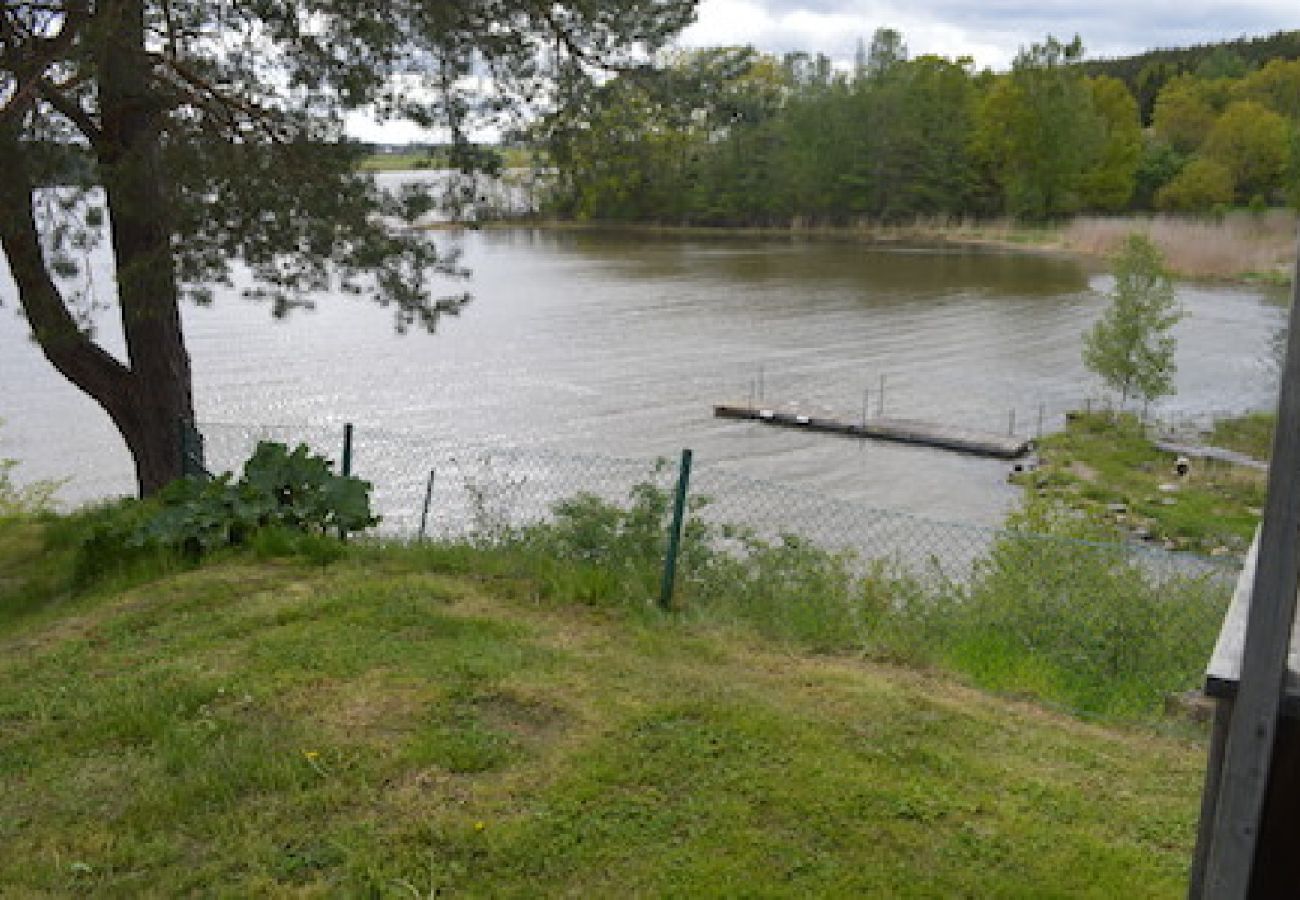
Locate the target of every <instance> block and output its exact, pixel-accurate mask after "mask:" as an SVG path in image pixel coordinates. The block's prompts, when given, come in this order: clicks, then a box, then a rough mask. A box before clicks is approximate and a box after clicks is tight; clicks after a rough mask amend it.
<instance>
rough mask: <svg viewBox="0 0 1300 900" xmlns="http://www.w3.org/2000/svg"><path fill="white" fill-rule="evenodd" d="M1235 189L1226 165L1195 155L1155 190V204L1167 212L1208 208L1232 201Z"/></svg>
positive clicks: (1195, 210)
mask: <svg viewBox="0 0 1300 900" xmlns="http://www.w3.org/2000/svg"><path fill="white" fill-rule="evenodd" d="M1235 192H1236V185H1235V183H1234V182H1233V180H1232V173H1231V172H1230V171H1228V168H1227V167H1226V166H1224V165H1223V164H1222V163H1219V162H1215V161H1214V160H1212V159H1204V158H1200V157H1198V158H1196V159H1193V160H1192V161H1191V162H1189V163H1188V164H1187V165H1185V166H1184V167H1183V169H1182V171H1180V172H1179V173H1178V175H1177V176H1176V177H1175V178H1174V179H1173V180H1171V181H1170V182H1169V183H1168V184H1166V185H1165V186H1164V187H1162V188H1160V189H1159V190H1158V191H1156V195H1155V205H1156V208H1157V209H1163V210H1168V211H1170V212H1197V211H1203V210H1210V209H1214V208H1216V207H1222V206H1227V205H1229V204H1230V203H1232V198H1233V195H1234V194H1235Z"/></svg>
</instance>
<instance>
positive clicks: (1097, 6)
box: [348, 0, 1300, 143]
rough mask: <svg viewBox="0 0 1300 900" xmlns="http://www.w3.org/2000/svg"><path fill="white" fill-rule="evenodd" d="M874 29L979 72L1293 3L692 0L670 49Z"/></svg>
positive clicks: (1256, 20) (380, 129) (1169, 36)
mask: <svg viewBox="0 0 1300 900" xmlns="http://www.w3.org/2000/svg"><path fill="white" fill-rule="evenodd" d="M1175 12H1176V14H1175ZM877 28H893V29H895V30H896V31H899V32H901V33H902V35H903V42H904V43H905V44H906V45H907V49H908V53H909V55H910V56H920V55H921V54H924V53H933V54H937V55H939V56H946V57H949V58H956V57H958V56H970V57H972V58H973V59H974V60H975V64H976V66H977V67H979V68H984V67H989V68H992V69H995V70H1002V69H1008V68H1010V66H1011V60H1012V59H1013V58H1014V57H1015V55H1016V52H1017V51H1018V50H1019V49H1020V48H1021V47H1025V46H1028V45H1030V44H1032V43H1036V42H1041V41H1042V40H1043V39H1044V38H1045V37H1046V36H1047V35H1049V34H1052V35H1055V36H1056V37H1058V38H1062V39H1064V40H1069V39H1070V38H1072V37H1074V35H1076V34H1077V35H1079V36H1080V37H1081V38H1083V44H1084V48H1085V50H1086V52H1087V58H1089V59H1096V58H1098V57H1106V56H1129V55H1132V54H1134V53H1140V52H1142V51H1143V50H1151V49H1155V48H1158V47H1185V46H1188V45H1190V44H1201V43H1206V42H1213V41H1222V40H1229V39H1232V38H1236V37H1242V36H1243V35H1244V36H1247V37H1259V36H1262V35H1266V34H1272V33H1273V32H1275V31H1290V30H1294V29H1300V0H1237V2H1209V0H1182V2H1180V3H1178V4H1177V6H1176V7H1175V6H1173V5H1172V4H1170V3H1169V2H1168V0H1161V2H1152V0H700V5H699V14H698V17H697V20H696V22H695V24H694V25H692V26H690V27H689V28H688V29H687V30H686V31H685V32H683V33H682V35H681V37H680V39H679V43H680V45H682V46H685V47H716V46H721V45H737V44H750V45H752V46H754V47H756V48H757V49H759V50H761V51H764V52H767V53H775V54H781V53H784V52H786V51H790V50H806V51H809V52H822V53H825V54H827V55H828V56H830V57H832V58H833V59H834V60H836V61H837V62H838V63H840V64H842V65H845V66H847V65H848V64H850V63H851V61H852V59H853V53H854V50H855V49H856V47H857V42H858V38H862V39H863V40H864V41H867V42H868V43H869V42H870V40H871V35H872V33H873V32H874V31H875V30H876V29H877ZM348 131H349V133H351V134H352V135H353V136H354V137H358V138H361V139H363V140H371V141H386V142H392V143H405V142H408V141H421V140H431V139H432V140H437V139H439V137H438V135H435V134H431V133H429V132H426V131H424V130H422V129H420V128H417V127H416V126H414V125H411V124H409V123H397V122H392V123H388V124H386V125H383V126H379V125H376V124H375V123H373V122H372V121H369V120H368V119H367V117H366V116H363V115H356V116H353V117H350V118H349V122H348ZM484 139H490V138H484Z"/></svg>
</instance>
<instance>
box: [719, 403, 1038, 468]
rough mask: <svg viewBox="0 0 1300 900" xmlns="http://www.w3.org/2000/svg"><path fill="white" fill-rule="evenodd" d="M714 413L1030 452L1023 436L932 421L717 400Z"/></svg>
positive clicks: (1000, 454) (973, 449)
mask: <svg viewBox="0 0 1300 900" xmlns="http://www.w3.org/2000/svg"><path fill="white" fill-rule="evenodd" d="M713 414H714V415H715V416H717V417H718V418H722V419H748V420H752V421H756V422H763V423H765V424H768V425H780V426H783V427H786V428H803V429H807V430H810V431H818V432H823V433H827V434H842V435H848V436H850V437H860V438H872V439H875V440H882V441H895V442H898V443H904V444H920V445H923V446H926V447H937V448H939V449H942V450H953V451H956V452H958V453H969V454H971V455H974V456H992V457H996V458H997V459H1016V458H1017V457H1021V456H1024V455H1025V454H1026V453H1028V452H1029V448H1030V442H1029V441H1028V440H1025V439H1023V438H1017V437H1005V436H1003V435H998V434H990V433H987V432H982V431H972V430H970V429H966V428H953V427H949V426H946V425H937V424H934V423H931V422H917V421H914V420H911V419H884V418H880V419H868V420H867V421H866V422H865V423H862V422H845V421H841V420H839V419H831V418H826V417H823V416H808V415H803V414H802V413H798V412H789V411H786V410H777V409H769V408H765V407H760V406H741V405H732V404H726V403H720V404H718V405H716V406H714V407H713Z"/></svg>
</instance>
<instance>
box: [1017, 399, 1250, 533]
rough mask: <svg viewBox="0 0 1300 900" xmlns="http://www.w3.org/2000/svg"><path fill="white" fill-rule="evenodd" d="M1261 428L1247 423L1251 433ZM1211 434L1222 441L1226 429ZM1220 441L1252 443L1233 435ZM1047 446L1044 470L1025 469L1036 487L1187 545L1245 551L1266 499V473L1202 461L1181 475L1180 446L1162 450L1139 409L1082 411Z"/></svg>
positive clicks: (1043, 445)
mask: <svg viewBox="0 0 1300 900" xmlns="http://www.w3.org/2000/svg"><path fill="white" fill-rule="evenodd" d="M1238 421H1244V420H1238ZM1255 430H1257V429H1256V428H1255V427H1254V426H1251V427H1250V428H1246V427H1242V428H1241V431H1242V432H1243V433H1245V434H1249V435H1253V434H1254V433H1255ZM1209 442H1210V443H1218V436H1217V435H1216V436H1214V437H1211V438H1210V439H1209ZM1219 445H1220V446H1231V447H1233V448H1234V449H1247V447H1248V446H1252V445H1250V444H1243V443H1234V442H1232V441H1226V440H1225V441H1224V442H1223V443H1221V444H1219ZM1247 452H1249V450H1247ZM1039 453H1040V462H1041V466H1040V468H1039V470H1038V471H1036V472H1032V473H1029V474H1028V475H1027V476H1025V477H1024V480H1025V481H1026V483H1027V485H1028V486H1029V488H1030V489H1031V490H1036V491H1038V492H1040V493H1045V494H1049V495H1056V496H1059V497H1061V498H1063V499H1064V500H1065V501H1066V502H1067V503H1068V504H1069V505H1071V506H1073V507H1075V508H1076V509H1080V510H1082V511H1084V512H1085V513H1087V514H1088V515H1089V516H1091V517H1092V518H1094V519H1097V520H1099V521H1105V522H1109V523H1113V524H1116V525H1118V526H1120V527H1121V528H1122V529H1138V528H1142V529H1146V530H1147V531H1148V532H1149V533H1150V535H1151V537H1152V539H1153V540H1156V541H1165V542H1168V543H1169V544H1170V545H1172V546H1176V547H1178V548H1180V549H1192V550H1196V551H1199V552H1202V553H1209V552H1214V551H1216V550H1220V548H1226V549H1227V550H1230V551H1232V552H1234V553H1240V552H1243V551H1244V550H1245V548H1246V547H1247V545H1248V544H1249V543H1250V539H1251V537H1252V535H1253V534H1254V532H1255V526H1256V524H1257V523H1258V522H1259V515H1260V509H1261V508H1262V507H1263V505H1264V490H1265V485H1266V480H1267V479H1266V474H1265V473H1263V472H1258V471H1255V470H1252V469H1245V468H1241V467H1238V466H1231V465H1228V464H1225V463H1215V462H1213V461H1205V462H1202V461H1194V462H1193V464H1192V472H1191V474H1190V476H1189V477H1187V478H1186V479H1180V478H1178V477H1177V476H1176V475H1175V474H1174V472H1173V464H1174V456H1173V454H1170V453H1164V452H1161V451H1160V450H1157V449H1156V448H1155V447H1154V446H1153V445H1152V444H1151V442H1150V440H1148V439H1147V437H1146V435H1145V434H1144V432H1143V431H1142V429H1141V427H1140V426H1139V425H1138V423H1137V421H1136V420H1135V419H1134V418H1133V417H1132V416H1122V417H1120V418H1119V419H1117V420H1112V418H1111V416H1110V414H1109V413H1092V414H1084V413H1077V414H1074V415H1073V417H1072V418H1071V419H1070V420H1069V421H1068V422H1067V423H1066V429H1065V431H1063V432H1060V433H1057V434H1052V435H1047V436H1046V437H1044V438H1043V439H1042V441H1041V442H1040V447H1039ZM1162 485H1165V486H1169V485H1174V486H1175V488H1176V489H1174V490H1162V488H1161V486H1162ZM1116 504H1122V507H1123V508H1122V509H1120V508H1119V507H1118V506H1116ZM1220 552H1222V551H1221V550H1220Z"/></svg>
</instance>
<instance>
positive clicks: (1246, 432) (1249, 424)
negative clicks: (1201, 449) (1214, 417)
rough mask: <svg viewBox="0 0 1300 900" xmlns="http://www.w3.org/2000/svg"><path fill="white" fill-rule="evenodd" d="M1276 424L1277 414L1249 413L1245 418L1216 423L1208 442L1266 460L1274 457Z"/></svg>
mask: <svg viewBox="0 0 1300 900" xmlns="http://www.w3.org/2000/svg"><path fill="white" fill-rule="evenodd" d="M1276 424H1277V414H1276V413H1271V412H1256V413H1247V414H1246V415H1244V416H1237V417H1235V418H1230V419H1220V420H1219V421H1217V422H1215V423H1214V430H1213V431H1211V432H1210V434H1209V436H1208V437H1207V438H1206V442H1207V443H1209V444H1212V445H1214V446H1215V447H1225V448H1227V449H1228V450H1236V451H1237V452H1238V453H1244V454H1246V455H1247V456H1253V457H1254V458H1255V459H1262V460H1266V459H1269V458H1270V457H1271V456H1272V455H1273V428H1274V426H1275V425H1276Z"/></svg>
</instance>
